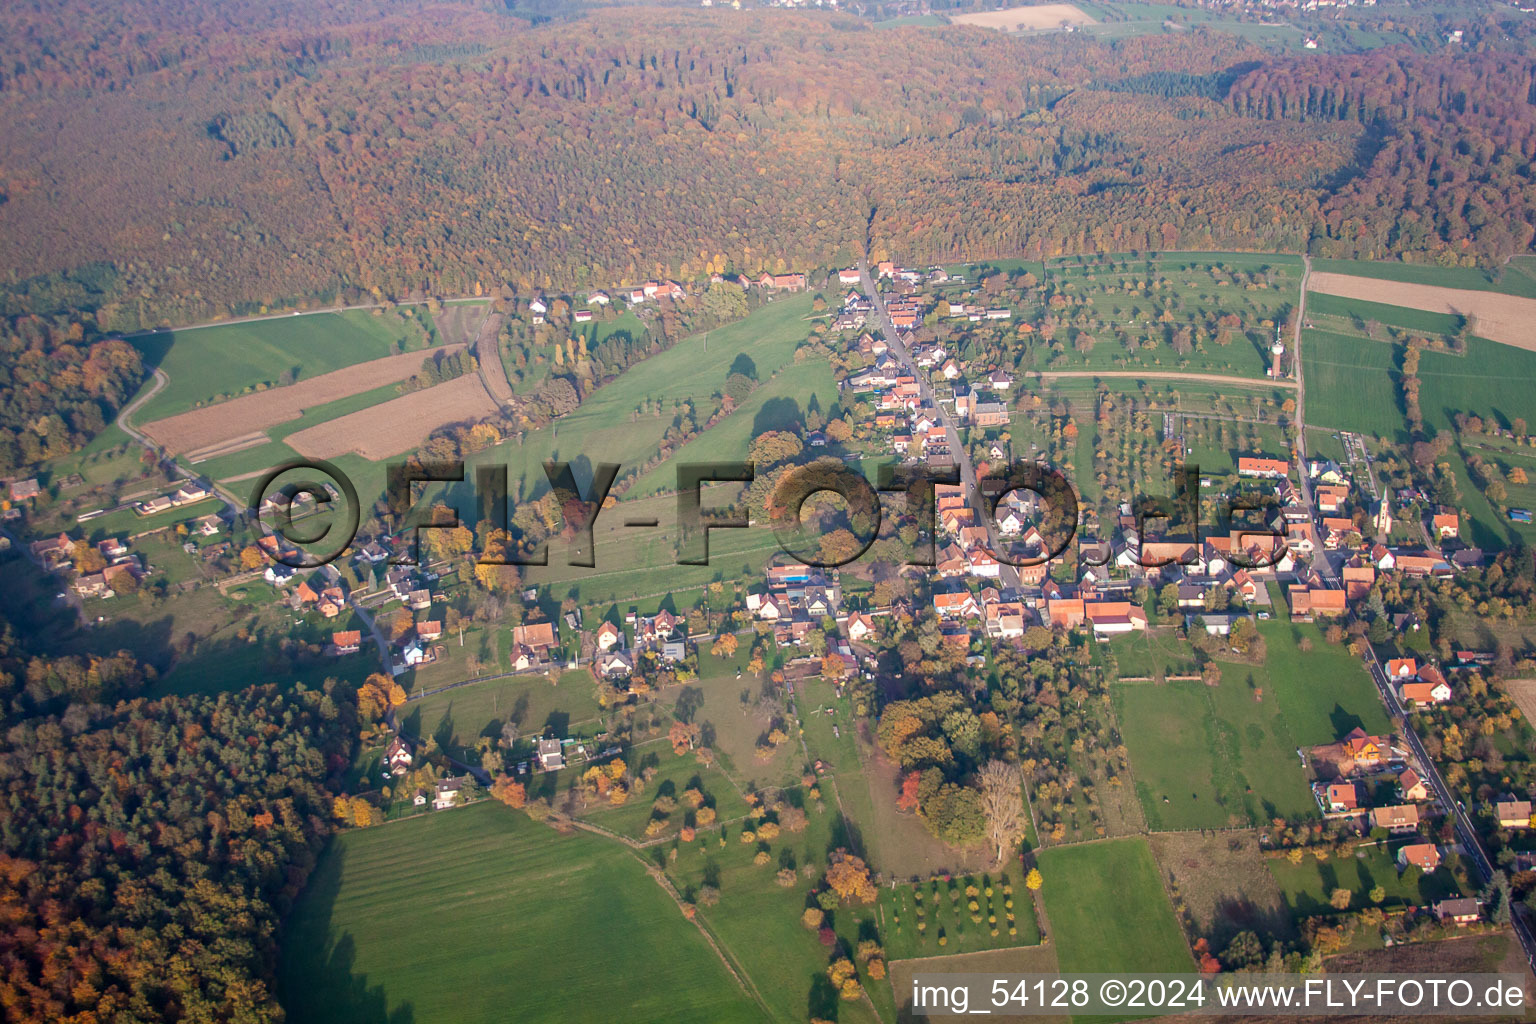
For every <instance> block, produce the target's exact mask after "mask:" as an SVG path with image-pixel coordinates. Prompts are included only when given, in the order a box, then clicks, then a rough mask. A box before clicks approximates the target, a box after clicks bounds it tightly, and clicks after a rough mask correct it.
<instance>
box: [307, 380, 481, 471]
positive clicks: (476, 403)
mask: <svg viewBox="0 0 1536 1024" xmlns="http://www.w3.org/2000/svg"><path fill="white" fill-rule="evenodd" d="M499 408H500V407H499V406H498V405H497V404H496V401H495V399H493V398H491V396H490V394H489V393H487V392H486V390H485V384H484V383H482V382H481V380H480V376H479V374H474V373H467V374H465V375H464V376H462V377H456V378H454V379H453V380H450V381H448V382H447V383H446V384H439V385H437V386H436V387H431V388H427V389H425V390H423V391H413V392H411V393H410V394H408V395H401V396H400V397H399V398H394V399H391V400H389V401H388V402H384V403H383V404H381V405H375V406H373V407H372V408H369V409H363V410H360V411H358V412H354V413H348V414H347V415H345V416H340V417H338V418H336V419H334V420H331V421H330V422H329V423H321V424H318V425H317V426H313V427H306V428H305V429H303V430H300V431H298V432H297V433H293V434H289V435H288V437H287V438H286V440H287V442H288V445H289V446H290V447H291V448H293V450H294V451H296V452H298V453H299V454H300V455H305V456H308V457H309V458H312V459H331V458H335V457H336V456H338V455H342V454H345V453H346V452H355V453H356V454H358V455H361V456H362V457H363V458H365V459H371V460H373V461H378V460H380V459H387V458H389V457H391V456H394V455H401V454H404V453H405V452H408V451H410V450H411V449H412V448H415V447H417V446H418V445H420V444H421V443H422V442H423V441H425V440H426V439H427V436H428V435H429V434H431V433H432V431H434V430H436V429H437V428H438V427H444V426H447V425H448V424H450V423H472V422H474V421H476V420H481V419H484V418H485V417H487V416H490V415H492V414H493V413H495V412H496V411H497V410H498V409H499Z"/></svg>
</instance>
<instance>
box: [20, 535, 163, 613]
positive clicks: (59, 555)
mask: <svg viewBox="0 0 1536 1024" xmlns="http://www.w3.org/2000/svg"><path fill="white" fill-rule="evenodd" d="M79 543H80V542H79V541H76V540H73V539H71V538H70V536H69V534H67V533H60V534H59V535H57V536H55V537H44V538H43V539H41V540H37V541H33V542H32V545H31V549H32V557H33V558H35V559H37V561H38V562H39V563H40V564H41V565H42V567H43V568H44V569H47V570H50V571H52V570H69V569H76V568H78V567H77V566H76V565H75V561H76V557H77V555H76V546H77V545H78V544H79ZM92 547H93V548H94V550H95V552H96V554H97V555H98V556H100V564H101V566H102V567H101V568H100V569H97V570H96V571H94V572H78V573H77V574H76V576H75V580H74V583H73V584H71V586H72V588H73V590H74V592H75V593H76V594H78V595H80V596H81V597H113V596H115V595H116V594H117V593H118V591H119V590H121V589H122V582H123V580H124V579H125V578H131V579H132V581H133V582H134V583H138V582H139V581H140V580H142V579H143V578H144V577H145V575H146V574H147V573H148V568H147V567H146V566H145V565H144V563H143V562H142V561H141V560H140V559H139V556H138V555H135V554H133V553H131V552H130V551H129V550H128V545H127V544H126V543H124V542H123V541H121V540H118V539H117V538H115V537H108V538H107V539H105V540H100V541H97V542H96V543H95V544H94V545H92Z"/></svg>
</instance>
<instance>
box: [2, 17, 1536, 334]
mask: <svg viewBox="0 0 1536 1024" xmlns="http://www.w3.org/2000/svg"><path fill="white" fill-rule="evenodd" d="M205 8H207V5H189V6H186V7H176V8H174V9H172V8H169V7H167V6H166V5H162V4H157V3H150V2H148V0H140V2H137V3H128V4H124V5H113V6H112V7H110V8H105V9H94V8H91V7H90V5H85V4H82V3H80V2H78V0H70V2H65V3H62V4H58V5H52V6H47V7H43V6H35V7H25V8H24V7H20V6H17V5H12V7H10V8H7V9H6V10H4V11H0V40H3V42H0V53H3V54H4V56H5V60H4V61H3V63H0V66H3V69H4V70H3V71H0V130H3V131H4V133H5V136H6V138H7V140H8V144H9V154H8V155H9V157H10V159H9V160H8V161H6V162H5V163H4V164H3V165H0V235H3V236H4V237H5V238H7V240H8V243H9V244H8V245H7V246H6V248H5V251H4V254H3V256H0V260H3V265H0V269H3V270H4V272H5V273H6V277H7V279H8V280H7V284H6V286H5V289H4V291H3V293H0V312H5V313H11V314H15V313H23V312H45V313H46V312H53V311H56V310H60V309H83V310H89V311H94V312H95V314H96V317H97V320H98V322H99V323H100V324H101V326H102V327H103V328H111V329H129V328H134V327H138V326H142V325H145V324H151V323H162V322H184V321H189V320H197V319H200V318H203V317H206V316H211V315H218V314H223V313H229V312H249V311H256V310H259V309H260V308H261V307H263V306H273V307H275V306H280V305H284V304H289V303H305V302H309V303H314V302H329V301H334V300H336V299H343V300H347V299H353V300H355V299H362V298H366V297H368V296H369V295H388V296H394V297H403V296H406V295H416V294H430V293H438V294H449V293H452V294H459V293H473V292H476V291H480V292H488V291H489V290H491V289H493V288H496V287H499V286H501V285H503V284H510V285H512V286H513V287H514V288H515V289H517V290H519V291H520V292H522V293H523V294H528V293H530V292H532V291H534V290H536V289H541V288H556V289H561V290H565V289H573V288H579V287H581V286H582V285H584V284H601V285H609V284H613V283H616V282H625V281H636V280H642V279H647V278H651V277H656V276H669V277H675V278H680V279H691V278H696V277H698V276H699V275H702V274H707V273H709V272H711V271H715V270H721V269H725V268H731V269H736V270H741V271H746V272H749V273H750V272H756V271H759V270H763V269H767V270H779V269H785V268H790V267H794V268H801V269H809V268H813V267H825V266H831V265H836V264H841V263H844V262H846V261H848V260H850V259H851V258H852V256H853V255H855V254H856V253H857V252H858V251H859V250H860V249H861V248H863V247H865V246H868V247H869V248H870V250H871V251H872V253H873V254H875V255H886V254H889V255H891V256H893V257H895V258H897V259H901V260H905V261H909V262H926V261H934V260H940V259H953V258H957V257H961V256H964V257H966V258H969V259H988V258H999V257H1006V256H1013V255H1027V256H1031V257H1037V256H1049V255H1053V254H1057V253H1067V252H1079V251H1099V250H1115V251H1124V250H1131V249H1146V248H1191V249H1198V248H1210V247H1219V248H1235V249H1258V250H1277V249H1284V250H1290V251H1299V250H1301V249H1304V248H1310V249H1311V250H1312V251H1313V252H1316V253H1319V254H1326V255H1361V256H1387V255H1391V254H1396V253H1406V254H1409V255H1410V256H1412V257H1414V258H1418V259H1433V260H1440V261H1443V262H1447V263H1472V262H1481V263H1485V264H1487V263H1493V262H1497V261H1498V260H1500V259H1502V258H1503V257H1505V256H1507V255H1509V254H1510V253H1512V252H1518V251H1523V250H1524V249H1526V248H1527V247H1528V246H1529V244H1530V241H1531V238H1532V234H1533V223H1536V210H1533V203H1536V199H1533V196H1536V189H1532V188H1531V184H1532V182H1531V175H1532V170H1531V168H1532V164H1531V161H1532V158H1533V156H1536V103H1533V101H1536V95H1533V88H1532V82H1533V67H1536V61H1533V59H1532V58H1531V57H1530V56H1529V54H1528V53H1524V52H1519V51H1517V50H1516V49H1515V48H1514V47H1515V46H1517V45H1518V40H1514V42H1513V43H1512V44H1511V50H1510V52H1503V53H1501V52H1497V51H1496V50H1493V49H1488V48H1484V49H1483V50H1481V51H1480V52H1470V51H1455V52H1451V51H1447V52H1446V53H1444V54H1441V55H1433V56H1431V55H1425V54H1423V53H1419V52H1416V51H1415V52H1408V51H1402V52H1399V51H1396V50H1384V51H1377V52H1374V53H1368V54H1358V55H1349V54H1340V55H1319V54H1308V55H1306V57H1304V58H1301V57H1294V58H1293V57H1277V56H1275V55H1273V54H1270V53H1268V52H1266V51H1263V50H1260V49H1257V48H1255V47H1253V46H1251V45H1249V44H1246V43H1244V42H1242V41H1240V40H1237V39H1235V38H1234V37H1231V36H1226V35H1220V34H1216V33H1212V32H1209V31H1207V30H1205V29H1201V28H1195V29H1192V30H1190V31H1187V32H1183V33H1179V34H1176V35H1161V36H1150V37H1141V38H1127V39H1099V38H1093V37H1089V36H1087V35H1083V34H1077V35H1057V36H1049V37H1035V38H1017V37H1009V36H1005V35H1002V34H999V33H995V32H991V31H987V30H982V29H975V28H964V27H949V28H940V29H926V28H925V29H916V28H910V29H896V30H881V31H874V30H872V29H871V27H870V23H869V22H867V21H864V20H862V19H859V18H856V17H853V16H850V15H840V14H836V13H815V14H811V13H804V14H802V13H791V12H783V11H757V12H736V11H730V10H698V9H687V8H681V7H659V8H643V7H638V6H623V7H618V8H611V9H607V10H604V11H603V12H602V13H601V14H600V15H590V16H586V17H584V18H581V19H579V20H578V21H577V22H576V23H575V26H574V27H573V25H572V23H570V22H568V21H567V22H562V23H560V24H547V23H540V24H534V23H533V21H530V20H529V19H528V18H523V17H518V16H516V15H515V14H513V13H509V12H508V9H507V8H506V7H504V6H502V5H498V4H490V5H486V6H483V7H482V6H474V5H433V6H423V5H421V4H419V3H415V2H411V0H371V2H368V0H350V2H346V3H340V4H329V5H325V6H324V7H321V8H314V7H312V6H309V5H304V6H301V5H297V4H290V3H285V2H282V0H266V2H265V3H262V2H249V3H240V4H235V5H219V7H218V8H217V9H216V10H215V9H212V8H207V9H205ZM535 20H537V19H535ZM130 29H131V30H130ZM61 211H66V212H65V214H64V215H63V216H61V215H60V212H61Z"/></svg>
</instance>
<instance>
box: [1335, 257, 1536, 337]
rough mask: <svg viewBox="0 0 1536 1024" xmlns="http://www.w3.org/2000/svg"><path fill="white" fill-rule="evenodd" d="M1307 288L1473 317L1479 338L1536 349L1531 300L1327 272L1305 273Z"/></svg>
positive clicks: (1535, 304) (1534, 310)
mask: <svg viewBox="0 0 1536 1024" xmlns="http://www.w3.org/2000/svg"><path fill="white" fill-rule="evenodd" d="M1307 290H1308V291H1313V292H1322V293H1323V294H1324V295H1342V296H1343V297H1344V298H1346V299H1364V300H1366V301H1367V302H1385V303H1386V304H1387V305H1389V306H1403V307H1406V308H1408V309H1423V310H1427V311H1429V312H1431V313H1452V314H1455V315H1457V316H1465V317H1476V318H1477V323H1476V324H1475V325H1474V326H1473V330H1472V333H1474V334H1476V335H1477V336H1478V337H1479V338H1487V339H1488V340H1489V341H1498V342H1503V343H1504V344H1506V345H1514V346H1515V347H1517V348H1523V349H1529V350H1531V351H1536V299H1522V298H1520V296H1518V295H1503V294H1501V293H1499V292H1475V291H1468V290H1466V289H1463V288H1439V287H1436V286H1434V285H1423V284H1407V283H1405V282H1402V281H1382V280H1379V279H1377V278H1374V277H1354V276H1352V275H1349V274H1327V273H1316V274H1313V275H1312V276H1310V277H1308V278H1307Z"/></svg>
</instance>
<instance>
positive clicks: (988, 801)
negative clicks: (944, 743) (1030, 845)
mask: <svg viewBox="0 0 1536 1024" xmlns="http://www.w3.org/2000/svg"><path fill="white" fill-rule="evenodd" d="M976 777H977V782H978V784H979V787H980V789H981V812H982V815H983V817H984V818H985V819H986V823H987V840H988V841H989V842H990V843H992V845H993V846H995V847H996V848H997V861H998V863H999V864H1001V863H1002V861H1003V858H1004V857H1006V856H1007V855H1008V852H1009V851H1010V850H1011V849H1012V847H1013V846H1014V845H1015V844H1017V843H1018V841H1019V840H1020V839H1021V838H1023V836H1024V798H1023V795H1022V792H1021V789H1020V787H1021V785H1022V780H1021V779H1020V777H1019V768H1018V765H1013V764H1008V763H1007V762H1005V761H988V762H987V763H986V764H984V765H982V767H981V770H980V771H979V772H977V773H976Z"/></svg>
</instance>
